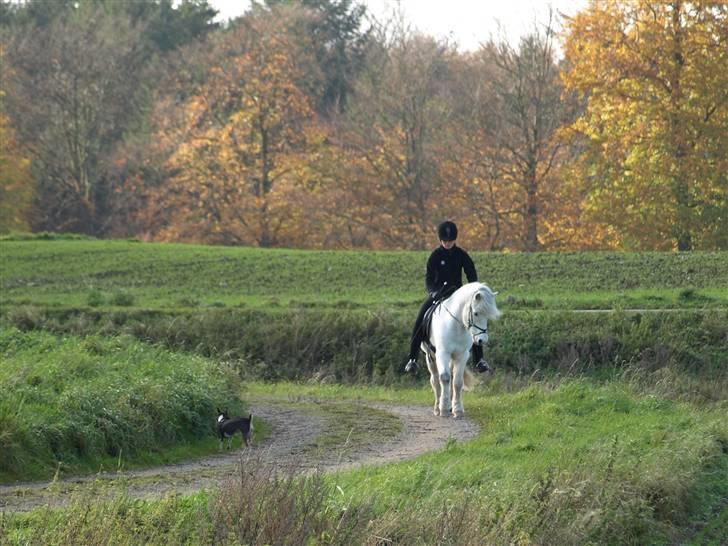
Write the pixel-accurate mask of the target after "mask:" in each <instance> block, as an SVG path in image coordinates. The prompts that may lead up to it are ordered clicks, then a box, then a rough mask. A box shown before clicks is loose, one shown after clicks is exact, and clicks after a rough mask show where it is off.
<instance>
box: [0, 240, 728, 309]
mask: <svg viewBox="0 0 728 546" xmlns="http://www.w3.org/2000/svg"><path fill="white" fill-rule="evenodd" d="M0 254H2V256H3V260H2V261H1V262H0V286H1V287H2V296H1V299H0V304H1V305H3V306H6V307H7V306H15V305H21V304H34V305H43V306H60V307H95V308H99V307H102V308H128V307H138V308H154V309H186V308H195V309H197V308H203V309H204V308H219V307H253V308H257V307H263V306H265V307H267V308H282V309H286V308H290V307H327V308H391V307H394V308H396V307H406V308H408V309H411V308H414V307H416V306H417V305H418V304H419V303H420V302H421V300H422V299H423V296H424V281H423V270H424V264H425V261H426V259H427V256H428V253H427V252H354V251H346V252H344V251H341V252H335V251H300V250H282V249H275V250H266V249H255V248H231V247H206V246H196V245H181V244H152V243H139V242H130V241H97V240H73V239H61V240H4V241H0ZM473 259H474V261H475V263H476V266H477V268H478V271H479V274H480V279H481V280H482V281H484V282H486V283H487V284H489V285H490V286H491V287H493V288H494V289H495V290H498V291H500V297H499V301H500V303H501V305H502V306H503V307H504V308H506V309H572V308H579V309H605V308H606V309H611V308H626V307H637V308H674V307H679V308H686V307H687V308H704V307H728V273H727V272H728V252H691V253H685V254H676V253H657V252H645V253H615V252H611V253H606V252H605V253H561V254H559V253H549V254H547V253H535V254H502V253H484V252H474V253H473Z"/></svg>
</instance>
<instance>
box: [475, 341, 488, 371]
mask: <svg viewBox="0 0 728 546" xmlns="http://www.w3.org/2000/svg"><path fill="white" fill-rule="evenodd" d="M473 362H475V363H476V364H475V371H477V372H479V373H485V372H489V371H491V370H490V364H488V361H487V360H485V358H483V346H482V345H473Z"/></svg>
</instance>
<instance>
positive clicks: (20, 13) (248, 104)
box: [0, 0, 728, 251]
mask: <svg viewBox="0 0 728 546" xmlns="http://www.w3.org/2000/svg"><path fill="white" fill-rule="evenodd" d="M215 16H216V12H215V10H214V9H213V8H212V7H211V6H210V5H209V4H208V1H207V0H182V1H181V2H179V3H175V5H173V3H172V0H149V1H146V2H118V1H114V0H80V1H77V0H53V1H48V0H27V1H25V2H22V3H16V2H8V1H7V0H0V28H1V31H0V32H2V50H0V62H1V63H2V87H1V88H0V146H1V147H0V230H3V231H8V230H23V229H32V230H48V231H61V232H63V231H70V232H81V233H88V234H93V235H96V236H102V237H139V238H147V239H154V240H180V241H194V242H205V243H216V244H231V245H234V244H239V245H258V246H265V247H274V246H283V247H301V248H392V249H394V248H411V249H421V248H427V247H429V246H431V245H432V241H433V226H434V225H435V224H436V223H437V222H438V221H439V220H441V219H443V218H452V219H455V220H456V221H458V223H459V225H460V227H461V231H462V236H461V239H462V241H463V245H464V246H466V247H468V248H470V249H482V250H485V249H492V250H497V249H511V250H528V251H532V250H541V249H593V248H626V249H680V250H690V249H727V248H728V152H727V150H728V5H725V3H723V2H714V1H707V0H700V1H694V2H683V1H679V0H674V1H669V2H649V1H646V0H624V1H613V2H604V1H597V0H593V1H592V2H590V4H589V6H588V7H587V8H586V9H585V10H584V11H583V12H581V13H579V14H577V15H576V16H574V17H573V18H568V19H564V20H558V19H557V18H556V17H554V18H553V19H552V20H550V21H540V22H534V25H533V31H532V32H531V33H530V34H528V35H526V36H524V37H522V38H521V40H520V41H519V43H518V44H517V45H514V44H511V43H509V42H508V41H506V40H505V38H501V39H498V38H490V39H489V38H488V37H487V36H483V45H482V46H481V47H480V49H479V50H478V51H474V52H460V51H458V49H457V47H456V44H453V43H450V42H448V41H446V40H443V39H435V38H433V37H431V36H427V35H423V34H421V33H419V32H416V31H413V30H412V29H411V27H410V26H409V25H408V24H407V21H406V20H404V19H403V18H402V17H400V16H398V15H397V14H396V13H395V14H393V15H392V17H391V18H389V19H388V20H385V21H377V20H375V19H374V18H372V17H371V14H369V13H368V11H367V9H366V7H365V6H364V5H361V4H359V3H358V2H356V1H355V0H265V1H264V2H253V3H252V6H251V8H250V9H249V11H248V12H246V13H245V14H244V15H243V16H242V17H240V18H238V19H236V20H234V21H231V22H229V23H227V24H224V25H220V24H218V23H215ZM557 31H558V32H557Z"/></svg>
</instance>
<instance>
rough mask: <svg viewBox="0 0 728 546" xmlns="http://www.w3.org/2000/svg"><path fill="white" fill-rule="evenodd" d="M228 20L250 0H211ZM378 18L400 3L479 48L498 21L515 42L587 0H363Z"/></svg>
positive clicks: (423, 27) (423, 26) (414, 17)
mask: <svg viewBox="0 0 728 546" xmlns="http://www.w3.org/2000/svg"><path fill="white" fill-rule="evenodd" d="M209 3H210V4H211V5H212V6H214V7H215V9H217V10H218V11H219V12H220V13H219V16H218V18H219V19H220V20H221V21H225V20H227V19H229V18H231V17H236V16H238V15H240V14H242V13H243V12H244V11H245V10H246V9H247V8H248V6H249V4H250V3H249V2H248V1H247V0H209ZM362 3H363V4H365V5H366V6H367V9H368V11H369V12H370V13H371V14H373V15H374V16H375V17H376V18H377V19H380V20H384V19H387V18H388V17H389V16H390V15H391V14H392V12H393V10H394V9H395V8H396V6H397V4H398V3H399V5H400V6H401V8H402V10H403V12H404V15H405V20H406V21H408V22H409V23H410V24H411V25H412V26H413V27H416V28H417V29H418V30H420V31H422V32H424V33H426V34H429V35H432V36H436V37H438V38H442V37H447V38H450V39H451V41H454V42H457V44H458V47H459V49H460V50H461V51H472V50H475V49H478V47H479V45H480V44H481V43H482V42H486V41H487V40H488V38H489V37H490V36H491V35H492V36H494V37H499V36H500V33H499V32H500V31H499V26H498V23H499V22H500V25H501V28H502V30H503V32H504V33H505V37H506V38H507V39H508V41H509V42H511V43H513V44H514V45H515V44H517V42H518V38H519V36H522V35H524V34H526V33H528V32H529V31H530V30H532V29H533V28H534V22H535V21H539V22H545V21H547V20H548V9H549V6H551V7H553V9H554V11H556V12H561V13H564V14H566V15H573V14H574V13H576V12H577V11H579V10H580V9H583V8H584V7H586V5H587V3H588V0H551V1H538V0H400V2H397V1H396V0H363V1H362Z"/></svg>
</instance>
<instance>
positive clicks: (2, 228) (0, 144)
mask: <svg viewBox="0 0 728 546" xmlns="http://www.w3.org/2000/svg"><path fill="white" fill-rule="evenodd" d="M1 61H2V52H1V51H0V62H1ZM3 94H4V93H3V92H2V91H1V90H0V233H6V232H8V231H26V230H28V228H29V225H30V222H29V213H30V207H31V203H32V200H33V181H32V178H31V176H30V161H29V159H28V158H27V157H25V155H24V154H23V151H22V149H21V148H20V146H19V145H18V143H17V141H16V139H15V134H14V133H15V132H14V131H13V128H12V127H11V126H10V121H9V119H8V117H7V116H6V115H5V113H4V112H3V110H2V99H3Z"/></svg>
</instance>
